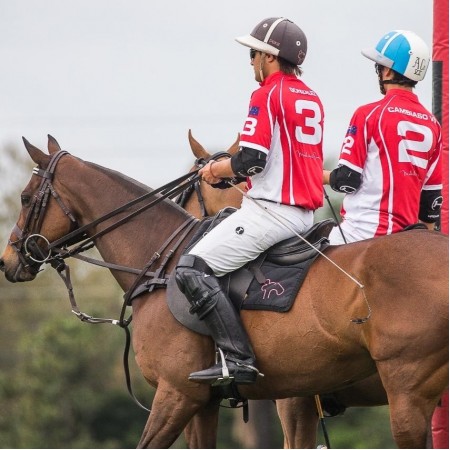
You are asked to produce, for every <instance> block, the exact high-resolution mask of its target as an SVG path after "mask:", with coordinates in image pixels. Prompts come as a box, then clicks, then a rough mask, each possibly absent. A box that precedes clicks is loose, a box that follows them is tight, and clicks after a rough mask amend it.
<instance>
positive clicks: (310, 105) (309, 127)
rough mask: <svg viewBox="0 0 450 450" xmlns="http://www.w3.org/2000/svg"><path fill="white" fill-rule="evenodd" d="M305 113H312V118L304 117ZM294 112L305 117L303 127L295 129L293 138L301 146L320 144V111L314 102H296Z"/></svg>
mask: <svg viewBox="0 0 450 450" xmlns="http://www.w3.org/2000/svg"><path fill="white" fill-rule="evenodd" d="M305 111H312V112H313V114H314V115H313V116H312V117H309V115H308V116H306V115H304V114H303V113H304V112H305ZM295 112H296V113H297V114H302V115H304V117H305V127H304V128H303V127H301V126H296V127H295V138H296V139H297V141H298V142H300V143H301V144H310V145H317V144H320V143H321V142H322V125H321V122H322V111H321V110H320V106H319V105H318V104H317V103H316V102H312V101H311V100H297V101H296V102H295Z"/></svg>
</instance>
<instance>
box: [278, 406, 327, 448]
mask: <svg viewBox="0 0 450 450" xmlns="http://www.w3.org/2000/svg"><path fill="white" fill-rule="evenodd" d="M277 411H278V416H279V418H280V422H281V427H282V429H283V434H284V448H316V442H317V425H318V423H319V417H318V415H317V409H316V403H315V400H314V397H293V398H285V399H281V400H277Z"/></svg>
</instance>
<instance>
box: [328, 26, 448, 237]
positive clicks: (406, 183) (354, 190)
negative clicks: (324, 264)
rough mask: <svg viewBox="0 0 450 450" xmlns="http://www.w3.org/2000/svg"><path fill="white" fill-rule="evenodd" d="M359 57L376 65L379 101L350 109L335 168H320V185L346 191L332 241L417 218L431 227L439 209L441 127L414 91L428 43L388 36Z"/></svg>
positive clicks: (382, 231) (377, 232)
mask: <svg viewBox="0 0 450 450" xmlns="http://www.w3.org/2000/svg"><path fill="white" fill-rule="evenodd" d="M362 54H363V55H364V56H366V57H367V58H369V59H371V60H373V61H375V68H376V72H377V74H378V78H379V84H380V90H381V93H382V94H383V95H384V98H383V99H382V100H380V101H378V102H375V103H371V104H368V105H364V106H361V107H359V108H358V109H357V110H356V111H355V113H354V115H353V117H352V119H351V121H350V125H349V127H348V130H347V135H346V137H345V139H344V143H343V145H342V149H341V154H340V158H339V165H338V167H337V168H336V169H335V170H333V171H332V172H331V173H330V172H328V171H324V182H325V183H329V184H330V185H331V187H332V189H334V190H336V191H338V192H344V193H346V195H345V198H344V201H343V205H342V210H341V215H342V218H343V220H342V223H341V225H340V226H341V230H339V229H337V228H335V229H334V230H333V231H332V232H331V234H330V241H331V243H332V244H342V243H345V242H354V241H359V240H362V239H368V238H371V237H376V236H382V235H386V234H391V233H396V232H398V231H401V230H402V229H404V228H405V227H406V226H408V225H412V224H414V223H417V222H418V221H419V220H420V221H421V222H424V223H426V224H427V226H428V227H429V228H430V229H432V228H433V225H434V223H435V222H436V221H437V220H438V219H439V214H440V207H441V204H442V195H441V189H442V173H441V164H440V153H441V147H442V143H441V127H440V125H439V123H438V122H437V120H436V118H435V117H434V116H433V114H431V113H430V112H429V111H428V110H427V109H426V108H425V107H424V106H423V105H422V104H421V103H420V102H419V99H418V97H417V95H415V94H414V93H413V88H414V86H415V85H416V83H417V82H418V81H420V80H422V79H423V78H424V77H425V73H426V70H427V67H428V64H429V61H430V52H429V50H428V48H427V46H426V44H425V43H424V42H423V41H422V39H420V38H419V37H418V36H417V35H416V34H414V33H412V32H410V31H392V32H390V33H387V34H385V35H384V36H383V37H382V38H381V40H380V41H379V43H378V44H377V46H376V48H369V49H365V50H363V51H362ZM341 231H342V233H341ZM342 234H343V236H342ZM344 237H345V239H344Z"/></svg>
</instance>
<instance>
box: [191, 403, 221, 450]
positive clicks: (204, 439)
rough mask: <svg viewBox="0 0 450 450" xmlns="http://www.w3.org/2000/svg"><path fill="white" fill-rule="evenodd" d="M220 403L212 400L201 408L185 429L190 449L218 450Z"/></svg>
mask: <svg viewBox="0 0 450 450" xmlns="http://www.w3.org/2000/svg"><path fill="white" fill-rule="evenodd" d="M218 423H219V401H218V400H211V401H210V402H209V403H208V404H207V405H205V407H203V408H200V409H199V411H198V412H197V413H196V414H195V415H194V417H193V418H192V419H191V421H190V422H189V423H188V424H187V426H186V428H185V429H184V436H185V439H186V444H187V446H188V448H216V445H217V428H218Z"/></svg>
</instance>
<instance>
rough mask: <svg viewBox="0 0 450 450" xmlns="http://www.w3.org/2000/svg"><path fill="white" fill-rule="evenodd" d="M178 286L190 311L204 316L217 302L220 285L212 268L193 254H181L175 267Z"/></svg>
mask: <svg viewBox="0 0 450 450" xmlns="http://www.w3.org/2000/svg"><path fill="white" fill-rule="evenodd" d="M175 280H176V282H177V285H178V288H179V289H180V291H181V292H183V294H184V295H185V296H186V298H187V299H188V301H189V303H190V304H191V305H192V306H191V308H190V310H189V311H190V313H191V314H193V313H197V314H198V315H199V316H201V317H204V316H205V315H206V314H207V313H208V312H209V311H210V310H211V309H212V308H213V307H214V306H215V305H216V303H217V301H218V296H217V295H216V294H217V293H218V292H220V291H221V287H220V285H219V282H218V281H217V278H216V277H215V276H214V273H213V271H212V269H211V268H210V267H209V266H208V264H206V262H205V261H204V260H203V259H202V258H200V257H198V256H195V255H183V256H182V257H181V258H180V261H179V262H178V265H177V267H176V269H175Z"/></svg>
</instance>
